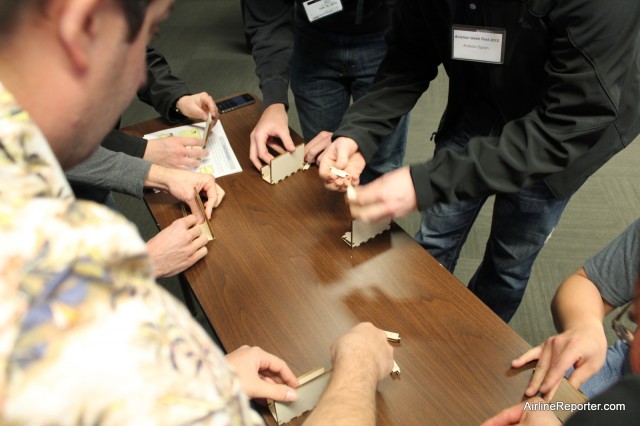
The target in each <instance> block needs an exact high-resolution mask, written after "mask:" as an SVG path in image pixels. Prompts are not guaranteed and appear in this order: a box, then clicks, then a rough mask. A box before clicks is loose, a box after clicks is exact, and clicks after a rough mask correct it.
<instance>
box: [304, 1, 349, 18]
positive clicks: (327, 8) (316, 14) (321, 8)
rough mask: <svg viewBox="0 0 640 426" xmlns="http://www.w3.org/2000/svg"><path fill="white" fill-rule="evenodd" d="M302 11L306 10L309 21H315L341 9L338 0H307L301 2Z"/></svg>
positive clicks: (340, 3)
mask: <svg viewBox="0 0 640 426" xmlns="http://www.w3.org/2000/svg"><path fill="white" fill-rule="evenodd" d="M302 4H303V5H304V11H305V12H307V18H309V22H313V21H317V20H318V19H321V18H324V17H325V16H329V15H333V14H334V13H338V12H340V11H342V2H341V1H340V0H308V1H305V2H302Z"/></svg>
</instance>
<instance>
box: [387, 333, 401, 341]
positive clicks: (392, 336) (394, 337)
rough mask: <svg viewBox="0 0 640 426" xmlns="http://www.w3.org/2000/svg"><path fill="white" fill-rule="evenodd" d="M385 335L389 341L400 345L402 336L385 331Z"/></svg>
mask: <svg viewBox="0 0 640 426" xmlns="http://www.w3.org/2000/svg"><path fill="white" fill-rule="evenodd" d="M384 334H386V335H387V340H388V341H390V342H395V343H400V340H401V339H400V334H398V333H394V332H393V331H385V332H384Z"/></svg>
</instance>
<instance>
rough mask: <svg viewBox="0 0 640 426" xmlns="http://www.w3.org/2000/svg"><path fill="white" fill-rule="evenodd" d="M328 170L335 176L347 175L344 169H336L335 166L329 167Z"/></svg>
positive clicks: (342, 176) (343, 176)
mask: <svg viewBox="0 0 640 426" xmlns="http://www.w3.org/2000/svg"><path fill="white" fill-rule="evenodd" d="M329 171H330V172H331V173H332V174H334V175H336V176H338V177H341V178H346V177H349V173H347V172H345V171H344V170H341V169H338V168H336V167H331V168H330V169H329Z"/></svg>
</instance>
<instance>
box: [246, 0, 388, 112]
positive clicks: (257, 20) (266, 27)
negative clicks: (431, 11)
mask: <svg viewBox="0 0 640 426" xmlns="http://www.w3.org/2000/svg"><path fill="white" fill-rule="evenodd" d="M395 3H396V0H342V6H343V10H342V11H341V12H338V13H335V14H333V15H329V16H327V17H325V18H322V19H319V20H317V21H314V22H313V25H314V26H316V27H317V28H319V29H322V30H323V31H327V32H332V33H340V34H369V33H376V32H384V31H386V30H387V28H388V27H389V21H390V16H389V15H390V10H392V9H393V6H394V5H395ZM301 4H302V0H245V1H244V6H243V7H244V9H243V16H244V22H245V24H244V25H245V33H246V34H247V37H248V39H249V44H250V45H251V46H252V54H253V58H254V60H255V63H256V74H257V75H258V78H259V79H260V89H261V90H262V97H263V103H262V104H263V107H265V108H266V107H268V106H269V105H271V104H274V103H283V104H285V105H286V106H287V107H288V105H289V101H288V98H287V90H288V88H289V77H290V65H291V57H292V55H293V44H294V38H295V37H294V20H297V19H305V20H306V19H307V16H306V13H305V12H304V10H303V6H302V5H301ZM359 8H360V9H359ZM358 10H360V14H358ZM318 54H320V53H318Z"/></svg>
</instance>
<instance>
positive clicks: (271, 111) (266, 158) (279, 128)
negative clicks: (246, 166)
mask: <svg viewBox="0 0 640 426" xmlns="http://www.w3.org/2000/svg"><path fill="white" fill-rule="evenodd" d="M275 138H279V139H280V141H282V145H284V149H283V148H282V146H281V144H280V142H278V141H276V140H275ZM267 146H268V147H270V148H272V149H273V150H274V151H276V152H278V153H280V154H282V153H284V152H285V149H286V150H287V151H289V152H294V151H295V150H296V147H295V145H294V144H293V140H292V139H291V134H290V133H289V117H288V116H287V111H286V109H285V107H284V105H283V104H272V105H269V106H268V107H267V108H265V110H264V111H263V113H262V116H261V117H260V121H258V124H256V127H255V128H254V129H253V131H252V132H251V145H250V147H249V158H250V159H251V162H252V163H253V165H254V166H255V167H256V169H258V170H260V169H262V162H265V163H267V164H269V163H271V160H273V155H271V154H270V153H269V150H268V149H267Z"/></svg>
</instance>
